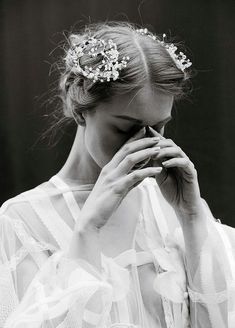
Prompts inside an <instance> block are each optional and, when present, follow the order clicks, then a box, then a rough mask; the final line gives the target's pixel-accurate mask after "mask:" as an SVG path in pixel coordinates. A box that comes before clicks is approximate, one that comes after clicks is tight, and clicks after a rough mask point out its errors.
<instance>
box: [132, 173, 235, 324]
mask: <svg viewBox="0 0 235 328" xmlns="http://www.w3.org/2000/svg"><path fill="white" fill-rule="evenodd" d="M142 188H143V189H144V191H145V196H144V197H145V198H146V199H145V201H144V206H143V220H142V222H141V225H140V227H139V229H138V230H137V243H138V245H139V246H140V248H141V249H142V250H148V251H149V252H151V254H152V256H153V259H154V265H155V270H156V277H155V280H154V282H153V289H154V290H155V292H156V293H157V295H160V296H161V299H162V306H163V310H164V314H165V321H166V326H167V327H184V328H185V327H191V328H204V327H208V328H233V327H235V253H234V250H235V229H234V228H232V227H229V226H227V225H225V224H221V223H219V221H218V220H216V219H215V218H214V216H213V215H212V213H211V211H210V209H209V207H208V205H207V203H206V201H205V200H204V199H202V204H203V213H204V218H203V221H204V222H203V224H202V225H198V227H197V229H196V230H195V232H194V236H193V239H194V240H192V241H191V243H190V245H191V247H192V249H191V250H190V252H189V253H190V254H192V256H193V257H195V263H196V266H195V267H196V270H195V267H194V268H192V267H191V266H190V264H189V261H187V256H186V252H187V250H186V243H185V235H184V233H183V231H182V228H181V225H180V223H179V218H178V217H177V216H176V213H175V211H174V210H173V208H172V207H171V206H170V205H169V204H168V203H167V202H166V200H165V199H164V197H163V196H162V194H161V192H160V188H159V186H158V185H157V183H156V181H155V180H154V179H148V181H147V180H146V183H145V184H143V185H142ZM194 248H195V252H194Z"/></svg>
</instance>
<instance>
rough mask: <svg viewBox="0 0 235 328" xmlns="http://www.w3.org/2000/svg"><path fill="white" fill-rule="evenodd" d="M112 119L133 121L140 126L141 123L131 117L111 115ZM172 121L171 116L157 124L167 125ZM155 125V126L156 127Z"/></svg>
mask: <svg viewBox="0 0 235 328" xmlns="http://www.w3.org/2000/svg"><path fill="white" fill-rule="evenodd" d="M113 116H114V117H118V118H122V119H123V120H128V121H133V122H136V123H139V124H142V123H143V122H142V121H141V120H139V119H138V118H134V117H131V116H127V115H113ZM171 119H172V116H168V117H167V118H165V119H164V120H162V121H160V122H158V123H157V124H162V123H167V122H169V121H170V120H171ZM157 124H156V125H157Z"/></svg>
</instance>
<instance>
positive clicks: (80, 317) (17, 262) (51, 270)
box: [0, 203, 120, 328]
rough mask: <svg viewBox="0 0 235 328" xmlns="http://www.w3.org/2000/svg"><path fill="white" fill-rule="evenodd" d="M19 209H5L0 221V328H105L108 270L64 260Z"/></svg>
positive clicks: (109, 293) (109, 289)
mask: <svg viewBox="0 0 235 328" xmlns="http://www.w3.org/2000/svg"><path fill="white" fill-rule="evenodd" d="M22 206H23V203H22ZM19 207H21V205H20V204H17V209H16V206H15V205H11V204H5V206H3V207H2V209H1V215H0V236H1V239H0V327H4V328H23V327H24V328H39V327H40V328H46V327H50V328H52V327H53V328H71V327H72V328H75V327H76V328H86V327H89V328H90V327H97V328H98V327H102V328H104V327H106V324H107V320H108V317H109V313H110V308H111V304H112V299H113V287H112V284H111V283H109V282H108V279H107V273H106V271H107V270H105V269H104V270H103V272H99V271H98V270H97V269H96V268H95V267H93V266H92V265H91V264H90V263H89V262H87V261H85V260H83V259H76V260H73V259H70V258H68V257H66V252H65V251H64V250H60V249H58V247H56V245H55V244H52V243H50V242H49V240H45V239H46V238H44V240H43V239H42V238H40V236H39V235H36V234H34V232H33V231H32V230H31V229H30V228H29V226H28V225H27V224H26V223H25V222H24V220H22V212H21V211H20V209H19ZM27 213H31V215H32V210H31V209H30V208H28V211H27ZM41 229H43V228H41ZM37 230H38V229H37ZM105 260H106V262H105ZM102 263H103V264H102V265H103V267H104V268H105V263H108V259H107V258H106V257H103V261H102ZM106 267H109V266H108V265H107V264H106ZM114 269H115V268H114ZM114 271H115V270H114ZM119 284H120V283H119Z"/></svg>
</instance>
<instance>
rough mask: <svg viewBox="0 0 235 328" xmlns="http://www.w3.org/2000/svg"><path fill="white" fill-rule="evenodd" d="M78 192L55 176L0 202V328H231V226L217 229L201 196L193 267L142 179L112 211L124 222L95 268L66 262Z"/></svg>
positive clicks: (170, 217) (162, 205)
mask: <svg viewBox="0 0 235 328" xmlns="http://www.w3.org/2000/svg"><path fill="white" fill-rule="evenodd" d="M86 187H87V188H88V190H89V188H91V187H92V186H91V185H87V186H84V187H83V186H78V187H77V188H76V187H71V186H68V185H67V184H66V183H65V182H64V181H63V180H61V178H59V177H58V176H57V175H55V176H53V177H52V178H51V179H50V180H49V181H47V182H45V183H43V184H41V185H39V186H38V187H36V188H34V189H32V190H29V191H26V192H24V193H22V194H20V195H18V196H16V197H14V198H12V199H10V200H8V201H7V202H5V203H4V204H3V205H2V207H1V211H0V327H4V328H23V327H24V328H39V327H40V328H48V327H49V328H52V327H53V328H92V327H96V328H98V327H100V328H101V327H102V328H187V327H193V328H202V327H203V328H204V327H208V328H217V327H218V328H227V327H229V328H233V327H235V256H234V248H235V230H234V228H231V227H229V226H226V225H224V224H220V223H218V222H217V221H216V220H215V219H214V217H213V215H212V213H211V211H210V209H209V207H208V205H207V203H206V202H205V201H204V200H203V199H202V203H203V207H204V216H205V220H204V222H203V224H202V226H201V227H200V229H201V231H200V229H199V231H198V240H200V235H201V236H203V242H201V240H200V244H199V247H198V245H197V247H198V249H199V252H198V253H195V256H196V259H195V261H196V263H198V265H197V267H196V270H195V269H193V268H192V267H190V264H189V261H187V257H186V252H187V250H186V248H185V242H184V236H183V232H182V229H181V226H180V224H179V221H178V218H177V217H176V214H175V212H174V210H173V208H172V207H171V206H170V205H169V204H168V203H167V202H166V201H165V199H164V198H163V196H162V194H161V192H160V189H159V187H158V185H157V183H156V181H155V180H154V179H153V178H147V179H145V180H144V181H143V182H142V183H141V184H139V185H138V186H137V187H135V188H134V189H133V190H131V192H130V193H129V194H128V195H127V197H126V199H125V200H124V201H123V202H122V203H121V205H120V206H119V208H118V210H117V211H116V213H115V214H114V217H113V220H114V219H115V220H117V219H118V218H119V219H120V221H121V220H123V221H121V222H126V226H123V227H122V229H123V234H122V238H121V239H120V240H121V242H120V250H119V251H117V252H116V254H115V255H113V256H111V255H110V250H109V249H103V251H102V252H101V254H100V255H101V263H102V270H101V271H98V269H96V267H95V266H93V265H92V264H91V263H89V262H87V261H85V260H84V259H76V260H72V259H70V258H68V257H67V256H66V251H67V249H68V246H69V243H70V240H71V236H72V231H73V226H74V224H75V222H76V220H79V215H80V208H79V204H78V201H77V199H76V198H75V193H77V194H79V192H80V191H82V190H85V189H86ZM79 188H80V189H79ZM111 220H112V219H111ZM128 224H129V225H128ZM126 231H128V232H129V233H126ZM104 232H105V229H104ZM116 236H117V238H116V239H118V236H119V238H120V232H119V231H118V232H116ZM128 238H129V240H128ZM116 239H115V231H114V234H113V235H112V236H111V239H110V240H111V241H112V240H113V241H115V240H116ZM116 245H119V244H118V242H117V243H116ZM123 245H127V246H125V247H126V248H125V247H124V246H123ZM123 247H124V249H123Z"/></svg>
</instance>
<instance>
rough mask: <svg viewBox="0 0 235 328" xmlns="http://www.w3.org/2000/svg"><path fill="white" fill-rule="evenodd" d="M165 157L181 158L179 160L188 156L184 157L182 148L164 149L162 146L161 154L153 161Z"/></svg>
mask: <svg viewBox="0 0 235 328" xmlns="http://www.w3.org/2000/svg"><path fill="white" fill-rule="evenodd" d="M158 146H160V143H159V144H158ZM164 157H179V158H181V157H182V158H183V157H186V156H184V154H183V152H182V150H181V148H180V147H178V146H176V147H171V146H169V147H165V148H162V147H161V146H160V151H159V153H158V154H156V156H154V157H153V159H163V158H164ZM186 158H187V157H186Z"/></svg>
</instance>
